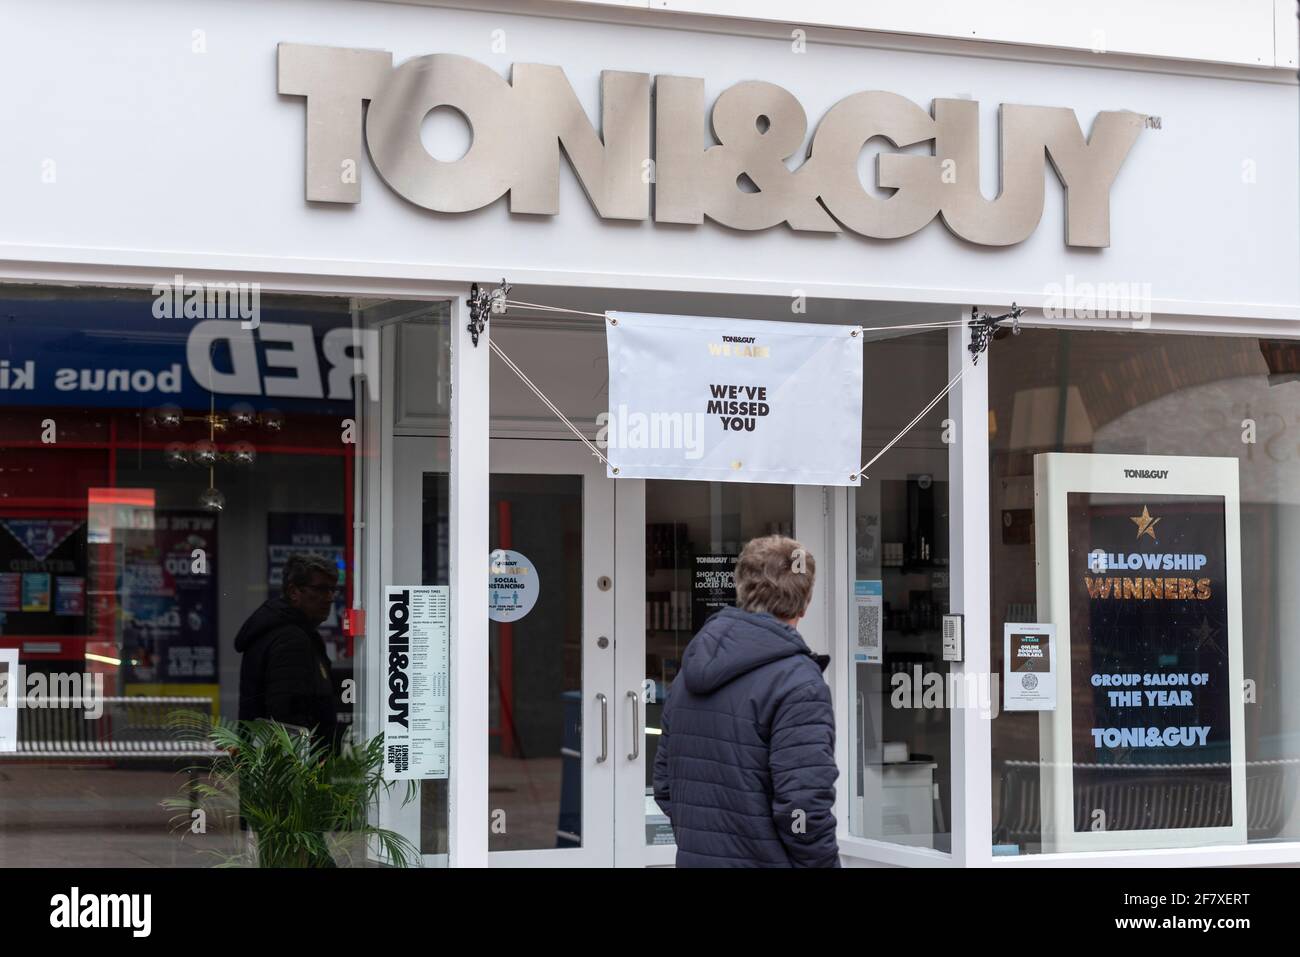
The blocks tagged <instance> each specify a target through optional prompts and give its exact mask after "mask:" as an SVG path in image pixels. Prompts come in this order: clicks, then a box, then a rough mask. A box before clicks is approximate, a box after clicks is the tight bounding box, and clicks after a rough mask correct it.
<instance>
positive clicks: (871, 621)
mask: <svg viewBox="0 0 1300 957" xmlns="http://www.w3.org/2000/svg"><path fill="white" fill-rule="evenodd" d="M883 604H884V599H883V592H882V590H881V587H880V582H879V581H878V580H870V581H855V582H854V583H853V606H854V608H856V609H857V615H856V617H855V619H854V621H855V628H856V631H857V636H856V638H855V643H854V648H853V660H854V661H866V662H875V663H876V664H879V663H880V662H881V661H883V660H884V655H883V648H882V646H881V641H880V613H881V607H882V605H883Z"/></svg>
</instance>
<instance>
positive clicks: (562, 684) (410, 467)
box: [394, 436, 615, 867]
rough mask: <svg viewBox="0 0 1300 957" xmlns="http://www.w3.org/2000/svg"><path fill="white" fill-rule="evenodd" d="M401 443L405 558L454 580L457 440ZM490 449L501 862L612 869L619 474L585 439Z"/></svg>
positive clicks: (493, 759) (497, 852) (492, 836)
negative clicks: (612, 475) (450, 457)
mask: <svg viewBox="0 0 1300 957" xmlns="http://www.w3.org/2000/svg"><path fill="white" fill-rule="evenodd" d="M394 442H395V456H394V458H395V462H396V467H397V473H396V476H395V483H394V484H395V495H396V496H397V502H396V503H395V509H394V520H395V526H396V527H395V529H394V543H395V548H396V554H395V556H394V560H395V564H396V567H397V568H398V570H399V575H400V574H402V573H404V572H405V573H407V574H408V577H410V578H411V579H412V581H415V580H418V581H420V582H421V583H423V584H442V583H445V582H446V581H447V577H448V575H449V568H448V563H447V555H448V534H447V530H448V527H449V523H448V514H449V509H448V504H449V503H448V478H447V469H448V462H447V460H446V448H447V446H446V443H445V442H440V441H439V440H436V439H433V438H426V437H403V436H398V437H396V438H395V440H394ZM489 454H490V469H491V476H490V479H489V483H490V488H489V500H490V510H491V511H490V514H489V522H490V542H491V554H489V555H485V556H484V561H485V562H487V563H489V575H490V586H489V591H488V594H486V595H484V601H486V602H488V607H489V616H490V621H489V641H490V643H491V648H490V659H491V665H490V679H489V686H488V687H487V688H484V689H483V690H482V693H484V694H486V695H488V700H489V716H490V717H489V727H488V728H486V729H484V734H485V746H486V747H487V749H488V797H489V802H490V806H489V809H488V820H489V840H488V846H489V851H490V862H491V864H492V866H525V867H531V866H546V867H551V866H594V867H604V866H612V865H613V863H614V844H613V831H614V808H613V787H614V773H615V772H614V764H615V762H614V728H613V722H614V720H615V714H614V711H615V702H614V700H613V697H614V688H613V678H614V591H613V588H612V576H613V574H614V535H613V513H614V488H613V485H614V483H613V482H612V481H611V480H609V479H608V478H606V477H605V474H604V469H603V468H602V467H601V466H600V464H599V462H597V461H596V460H595V459H593V458H592V457H591V456H590V455H589V454H587V453H586V450H585V449H583V447H582V446H581V445H579V444H577V443H573V442H564V441H524V440H509V439H498V440H493V441H492V443H491V448H490V453H489ZM455 653H456V644H455V636H454V635H453V636H452V654H453V655H454V654H455ZM428 784H435V785H436V784H445V782H426V785H428ZM443 796H444V799H445V789H444V791H443ZM438 799H439V798H438V791H437V790H436V788H430V787H426V789H425V795H424V797H423V799H422V810H423V811H424V812H425V813H424V815H423V816H428V817H431V818H433V819H440V817H441V816H440V815H438V814H437V813H430V812H435V811H436V810H437V809H435V808H433V807H430V806H429V802H431V801H437V800H438ZM436 850H437V849H436V848H430V849H427V850H426V852H427V853H432V852H436Z"/></svg>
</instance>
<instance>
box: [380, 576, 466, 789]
mask: <svg viewBox="0 0 1300 957" xmlns="http://www.w3.org/2000/svg"><path fill="white" fill-rule="evenodd" d="M450 652H451V589H450V588H448V587H447V586H446V585H389V586H388V587H387V588H386V589H385V590H384V666H385V668H386V669H387V679H386V681H385V682H384V699H383V703H382V706H381V707H382V712H383V716H384V780H386V781H394V780H403V779H421V778H446V777H447V771H448V768H449V761H448V758H449V756H450V753H451V739H450V733H451V723H450V716H451V712H450V696H449V691H450V681H451V674H450V664H451V657H450Z"/></svg>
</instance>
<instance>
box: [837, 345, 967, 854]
mask: <svg viewBox="0 0 1300 957" xmlns="http://www.w3.org/2000/svg"><path fill="white" fill-rule="evenodd" d="M869 335H870V331H869V330H868V336H869ZM947 342H948V340H947V334H946V333H945V332H942V331H938V332H927V333H923V334H919V335H910V336H905V337H900V338H893V339H885V340H881V341H875V342H873V341H871V340H870V339H868V341H867V343H866V346H865V351H864V355H863V365H864V368H863V410H862V411H863V415H862V426H863V428H862V461H863V462H866V461H868V460H869V459H870V458H871V457H872V456H873V455H875V454H876V453H877V452H878V451H879V450H880V449H881V448H883V447H884V445H885V444H886V443H887V442H888V441H889V440H890V439H892V438H893V437H894V436H895V435H896V434H897V433H898V432H899V431H900V430H901V429H902V428H903V427H904V426H905V425H907V423H908V421H909V420H910V419H911V418H912V416H913V415H914V414H915V412H916V411H917V410H919V409H922V408H924V407H925V405H926V404H927V403H928V402H929V401H930V400H931V399H932V398H933V397H934V396H935V394H936V393H938V392H939V391H941V390H942V389H943V387H944V386H945V385H946V384H947V382H948V378H949V376H948V353H947ZM947 408H948V406H947V402H946V401H944V402H940V403H939V404H938V405H937V406H936V407H935V408H934V409H933V410H932V411H931V412H930V413H929V414H928V415H927V416H926V417H925V418H924V419H923V420H922V421H921V422H920V423H918V424H917V426H916V427H915V428H914V429H912V431H910V432H909V433H908V434H907V435H906V436H905V437H904V438H903V439H902V440H901V441H900V442H899V443H898V444H897V445H896V446H894V447H893V449H891V450H890V451H889V452H888V453H887V454H886V455H885V456H883V457H882V458H881V459H880V461H879V462H877V463H876V464H875V465H873V466H872V467H871V469H869V470H868V473H867V475H866V477H865V478H864V479H863V481H862V486H861V488H858V489H851V490H850V501H851V503H852V507H851V511H850V514H851V516H852V521H853V527H852V529H851V533H850V548H851V556H852V558H851V563H850V567H851V568H852V569H853V570H854V572H853V583H852V584H853V593H852V595H851V596H850V600H851V601H852V607H851V608H850V611H849V636H848V639H849V645H848V647H849V692H850V693H849V702H850V711H849V714H850V716H851V717H852V719H853V720H852V725H851V728H850V729H847V731H848V737H849V762H850V767H851V769H852V770H851V773H850V776H849V785H850V790H849V815H848V816H849V833H851V834H853V835H854V836H856V837H866V838H874V839H876V840H883V841H890V842H893V843H898V844H907V845H912V846H916V847H928V848H934V849H938V850H943V851H947V850H949V849H950V848H951V830H950V827H951V825H950V823H949V822H950V821H951V820H952V806H951V793H952V785H951V781H952V774H951V761H950V759H949V754H950V740H951V716H950V713H949V708H950V707H952V706H953V703H952V702H951V701H950V697H951V689H950V683H949V681H948V678H947V675H948V665H947V663H946V662H945V661H944V660H943V655H942V632H941V627H942V619H943V615H944V614H946V613H947V612H948V609H949V550H948V540H949V531H948V529H949V517H948V514H949V513H948V446H947V440H946V439H945V433H947V434H951V423H949V422H947V421H946V420H947V417H948V412H947Z"/></svg>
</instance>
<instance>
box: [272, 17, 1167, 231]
mask: <svg viewBox="0 0 1300 957" xmlns="http://www.w3.org/2000/svg"><path fill="white" fill-rule="evenodd" d="M600 89H601V117H600V128H599V131H598V130H597V128H596V127H595V126H594V125H593V123H592V121H591V118H590V117H588V115H587V113H586V111H585V110H584V109H583V107H582V105H581V103H580V102H579V100H578V97H577V96H576V94H575V93H574V90H573V87H572V86H571V85H570V83H569V81H568V79H567V78H566V77H565V75H564V72H563V71H562V70H561V69H560V68H559V67H557V66H545V65H541V64H536V63H516V64H515V65H514V67H513V69H512V72H511V78H510V80H509V81H508V82H507V81H506V79H504V78H503V77H502V76H500V75H499V74H498V73H496V71H494V70H493V69H491V68H490V67H487V66H485V65H484V64H482V63H479V62H477V61H475V60H471V59H468V58H467V57H463V56H457V55H454V54H449V53H435V54H431V55H428V56H420V57H414V58H412V59H409V60H407V61H406V62H404V63H402V64H401V65H400V66H397V67H394V66H393V57H392V54H391V53H387V52H384V51H381V50H362V49H350V48H343V47H321V46H302V45H297V44H290V43H282V44H280V46H279V91H280V92H281V93H283V94H287V95H291V96H301V97H305V98H306V114H307V170H306V185H307V199H308V200H309V201H313V202H325V203H357V202H360V199H361V182H360V178H361V170H360V157H361V154H362V151H363V149H365V147H366V146H368V147H369V151H370V157H371V160H372V161H373V163H374V166H375V168H376V169H377V170H378V172H379V174H380V176H382V177H383V179H384V181H385V182H386V183H387V184H388V186H389V187H390V188H392V189H393V190H394V191H395V192H397V193H398V194H399V195H401V196H402V197H404V198H405V199H407V200H409V201H410V202H412V203H414V204H415V205H417V206H421V207H423V208H425V209H430V210H436V211H438V212H444V213H460V212H467V211H469V210H473V209H478V208H480V207H483V206H487V205H489V204H490V203H493V202H495V201H496V200H498V199H500V198H501V197H502V196H504V195H505V194H506V193H509V194H510V210H511V212H515V213H533V214H543V215H556V214H557V213H558V212H559V189H560V186H559V184H560V147H561V146H563V147H564V152H565V154H566V155H567V156H568V158H569V162H570V164H571V166H572V167H573V170H574V173H575V174H576V175H577V177H578V180H579V181H580V182H581V183H582V186H583V188H584V189H585V190H586V192H587V196H588V198H589V200H590V201H591V205H592V206H593V207H594V209H595V210H596V212H597V214H598V215H600V216H601V217H603V218H606V219H627V220H645V219H650V218H651V217H652V216H653V218H654V220H655V221H656V222H661V223H701V222H703V221H704V218H705V217H706V216H707V217H708V218H709V219H712V220H714V221H716V222H719V223H722V224H724V225H726V226H730V227H733V228H735V229H745V230H758V229H768V228H770V227H773V226H777V225H780V224H782V223H785V224H788V225H789V226H790V227H791V228H793V229H796V230H806V231H811V232H826V233H835V232H840V231H842V230H843V229H849V230H851V231H853V232H855V233H859V234H861V235H863V236H870V237H873V238H876V239H896V238H899V237H902V236H907V235H910V234H911V233H914V232H916V231H917V230H919V229H921V228H922V227H923V226H925V225H926V224H927V223H929V222H930V221H931V220H932V219H934V217H935V216H941V217H942V218H943V222H944V224H945V225H946V226H947V227H948V228H949V229H950V230H952V232H953V233H955V234H956V235H958V236H960V237H961V238H963V239H965V240H968V241H970V242H972V243H977V244H980V245H985V246H1008V245H1012V244H1014V243H1019V242H1021V241H1023V240H1024V239H1026V238H1028V237H1029V235H1030V234H1031V233H1032V232H1033V231H1034V229H1035V227H1036V226H1037V225H1038V221H1039V219H1040V218H1041V217H1042V213H1043V194H1044V178H1045V170H1044V167H1045V166H1046V165H1047V163H1046V161H1047V160H1048V159H1050V160H1051V167H1052V169H1053V170H1054V171H1055V173H1056V176H1057V177H1058V178H1059V179H1060V181H1061V184H1062V186H1064V188H1065V196H1066V213H1067V220H1066V235H1065V241H1066V243H1067V244H1068V245H1070V246H1093V247H1097V246H1108V245H1110V188H1111V184H1112V183H1113V182H1114V181H1115V176H1116V175H1117V174H1118V172H1119V169H1120V166H1121V165H1122V164H1123V162H1124V159H1125V157H1126V156H1127V155H1128V153H1129V150H1130V149H1131V148H1132V146H1133V144H1134V142H1135V141H1136V139H1137V136H1138V133H1139V132H1140V131H1141V129H1142V126H1143V123H1144V118H1143V116H1142V115H1141V114H1139V113H1135V112H1131V111H1128V110H1115V111H1111V110H1107V111H1103V112H1101V113H1098V114H1097V116H1096V118H1095V119H1094V120H1093V123H1092V131H1091V133H1090V134H1089V135H1088V136H1087V137H1085V136H1084V134H1083V130H1082V128H1081V127H1080V125H1079V120H1078V118H1077V117H1076V116H1075V114H1074V111H1073V110H1071V109H1068V108H1065V107H1050V106H1019V105H1014V104H1007V103H1004V104H1002V106H1001V110H1000V124H1001V131H1000V142H1001V164H1002V168H1001V192H1000V193H999V194H998V196H997V198H996V199H991V200H990V199H986V198H985V197H984V196H983V194H982V193H981V192H980V186H979V183H980V169H979V126H978V120H979V104H978V103H976V102H974V101H972V100H959V99H936V100H934V101H933V103H932V105H931V111H930V112H928V113H927V112H926V111H925V110H924V109H922V108H921V107H920V106H918V105H917V104H915V103H913V102H912V101H911V100H908V99H905V98H904V97H902V96H899V95H897V94H894V93H886V92H882V91H867V92H861V93H853V94H850V95H849V96H846V97H845V98H844V99H842V100H840V101H839V102H838V103H836V104H835V105H834V106H832V107H831V108H830V109H829V110H828V111H827V112H826V114H825V115H824V116H823V117H822V118H821V121H820V123H818V125H817V129H816V132H815V133H814V134H813V137H812V140H811V143H810V145H809V148H808V155H807V157H806V158H803V162H802V164H801V165H800V166H799V167H798V168H797V169H795V170H793V171H792V170H790V169H789V168H788V166H787V165H786V163H785V161H786V160H787V159H789V158H790V157H791V156H793V155H794V154H795V153H796V152H797V151H799V149H800V148H801V146H802V145H803V142H804V139H805V135H806V133H807V131H808V119H807V116H806V115H805V113H804V110H803V107H802V106H800V104H799V102H798V100H796V99H795V98H794V96H793V95H791V94H790V93H789V92H788V91H787V90H785V89H782V88H781V87H779V86H776V85H774V84H772V83H765V82H761V81H757V80H751V81H745V82H742V83H737V84H735V85H734V86H731V87H729V88H727V89H726V90H724V91H723V92H722V94H721V95H720V96H719V97H718V98H717V99H716V100H715V101H714V103H713V108H712V112H711V113H710V114H709V117H710V118H711V120H712V129H713V138H714V139H716V141H717V142H716V143H711V142H708V137H706V135H705V132H704V125H703V123H702V119H703V118H704V116H705V115H706V113H705V110H706V103H705V96H704V80H702V79H699V78H697V77H686V76H655V77H654V78H653V83H652V78H651V77H650V75H649V74H646V73H627V72H619V71H611V70H607V71H604V72H602V74H601V80H600ZM365 101H369V102H370V109H369V111H368V112H366V113H365V114H364V124H363V111H362V104H363V103H364V102H365ZM439 106H448V107H452V108H454V109H456V110H458V111H459V112H460V113H461V114H462V115H463V116H464V117H465V119H466V120H467V121H468V123H469V126H470V128H471V129H472V131H473V141H472V143H471V145H470V148H469V150H468V152H466V153H465V155H464V156H462V157H461V158H460V159H458V160H455V161H453V162H444V161H440V160H437V159H435V158H434V157H433V156H431V155H430V154H429V152H428V151H427V150H426V149H425V148H424V145H423V143H422V142H421V140H420V126H421V123H422V122H423V120H424V117H425V116H426V115H427V114H428V113H429V111H430V110H433V109H435V108H436V107H439ZM652 113H653V119H654V122H653V124H652V123H651V117H652ZM363 126H364V142H363ZM652 127H653V130H654V142H653V144H652V143H651V130H652ZM878 136H879V137H884V138H885V139H887V140H889V141H890V142H891V143H893V145H894V146H895V147H898V148H900V149H902V148H905V147H909V146H912V145H914V144H918V143H930V144H932V152H931V153H930V154H917V153H895V152H882V153H880V154H879V156H878V157H877V163H876V172H875V180H876V183H877V185H879V186H880V187H882V188H884V189H892V190H894V191H895V192H893V193H892V194H891V195H889V196H886V197H880V196H876V195H873V194H872V193H870V192H868V191H867V190H866V189H864V188H863V185H862V181H861V179H860V178H859V176H858V170H857V164H858V157H859V155H860V154H861V151H862V147H863V144H865V143H866V142H867V141H868V140H869V139H872V138H873V137H878ZM742 183H744V184H745V185H744V187H742V185H741V184H742ZM754 187H756V189H755V188H754ZM652 192H653V200H654V202H653V213H652V210H651V195H652Z"/></svg>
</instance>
